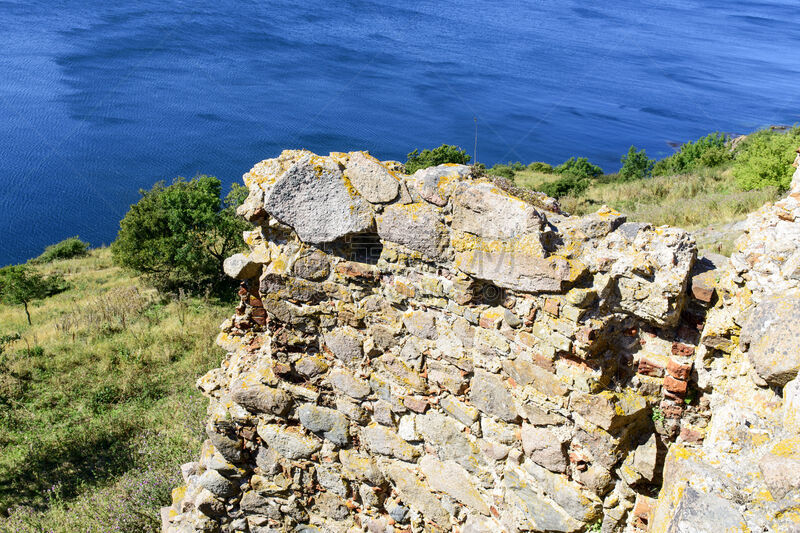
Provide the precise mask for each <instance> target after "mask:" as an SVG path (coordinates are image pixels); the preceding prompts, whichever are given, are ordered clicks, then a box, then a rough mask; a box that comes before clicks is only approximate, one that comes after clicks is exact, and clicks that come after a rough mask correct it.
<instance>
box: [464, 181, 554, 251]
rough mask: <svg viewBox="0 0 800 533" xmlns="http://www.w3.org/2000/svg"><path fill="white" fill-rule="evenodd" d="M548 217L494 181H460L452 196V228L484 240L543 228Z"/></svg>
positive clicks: (513, 235) (509, 236) (506, 237)
mask: <svg viewBox="0 0 800 533" xmlns="http://www.w3.org/2000/svg"><path fill="white" fill-rule="evenodd" d="M544 220H545V217H544V215H543V214H541V213H540V212H539V211H538V210H537V209H536V208H535V207H533V206H532V205H530V204H529V203H527V202H524V201H522V200H520V199H519V198H515V197H514V196H511V195H510V194H508V193H507V192H505V191H503V190H502V189H500V188H499V187H497V186H496V185H494V184H492V183H475V184H473V183H463V182H462V183H459V185H458V187H456V190H455V193H454V195H453V230H454V231H463V232H467V233H472V234H474V235H477V236H479V237H483V238H485V239H510V238H513V237H516V236H517V235H522V234H525V233H531V232H537V231H539V230H541V228H542V224H543V223H544Z"/></svg>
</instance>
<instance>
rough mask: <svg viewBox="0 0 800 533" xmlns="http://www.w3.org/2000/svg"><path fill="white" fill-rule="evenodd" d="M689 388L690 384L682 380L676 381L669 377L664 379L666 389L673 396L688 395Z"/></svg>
mask: <svg viewBox="0 0 800 533" xmlns="http://www.w3.org/2000/svg"><path fill="white" fill-rule="evenodd" d="M688 387H689V384H688V383H686V382H685V381H683V380H682V379H675V378H673V377H672V376H667V377H665V378H664V388H665V389H666V390H668V391H669V392H671V393H672V394H679V395H681V396H683V395H684V394H686V389H687V388H688Z"/></svg>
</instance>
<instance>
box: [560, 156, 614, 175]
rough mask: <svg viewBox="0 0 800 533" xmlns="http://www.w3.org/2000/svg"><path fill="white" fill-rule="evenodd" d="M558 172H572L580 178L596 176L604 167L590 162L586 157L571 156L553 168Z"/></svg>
mask: <svg viewBox="0 0 800 533" xmlns="http://www.w3.org/2000/svg"><path fill="white" fill-rule="evenodd" d="M553 171H555V172H556V173H557V174H572V175H573V176H577V177H579V178H596V177H597V176H600V175H601V174H602V173H603V169H602V168H600V167H599V166H597V165H594V164H592V163H590V162H589V160H588V159H586V158H585V157H578V158H577V159H576V158H574V157H570V158H569V159H567V160H566V161H564V162H563V163H561V164H560V165H558V166H557V167H556V168H554V169H553Z"/></svg>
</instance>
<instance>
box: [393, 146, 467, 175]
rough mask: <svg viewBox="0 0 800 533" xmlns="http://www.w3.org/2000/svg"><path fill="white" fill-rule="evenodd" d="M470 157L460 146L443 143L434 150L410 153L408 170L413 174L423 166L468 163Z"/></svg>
mask: <svg viewBox="0 0 800 533" xmlns="http://www.w3.org/2000/svg"><path fill="white" fill-rule="evenodd" d="M470 159H471V157H470V156H469V155H468V154H467V153H466V152H465V151H464V150H462V149H461V148H460V147H458V146H452V145H449V144H443V145H441V146H440V147H438V148H434V149H433V150H427V149H426V150H423V151H422V153H420V152H419V150H414V151H413V152H411V153H409V154H408V160H407V161H406V172H407V173H408V174H413V173H414V172H416V171H417V170H419V169H421V168H428V167H435V166H436V165H443V164H445V163H457V164H460V165H466V164H467V163H469V160H470Z"/></svg>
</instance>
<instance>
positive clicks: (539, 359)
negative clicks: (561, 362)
mask: <svg viewBox="0 0 800 533" xmlns="http://www.w3.org/2000/svg"><path fill="white" fill-rule="evenodd" d="M531 360H532V361H533V364H535V365H536V366H539V367H542V368H544V369H545V370H547V371H548V372H555V371H556V365H555V363H553V360H552V359H548V358H547V357H545V356H543V355H542V354H540V353H537V352H533V353H532V354H531Z"/></svg>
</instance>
